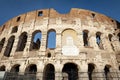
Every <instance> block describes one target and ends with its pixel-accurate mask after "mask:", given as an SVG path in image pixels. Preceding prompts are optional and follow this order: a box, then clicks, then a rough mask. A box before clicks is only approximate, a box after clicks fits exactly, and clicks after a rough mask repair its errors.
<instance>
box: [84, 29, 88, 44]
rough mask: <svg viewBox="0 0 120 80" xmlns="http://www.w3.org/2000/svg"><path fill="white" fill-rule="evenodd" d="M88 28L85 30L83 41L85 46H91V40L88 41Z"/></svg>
mask: <svg viewBox="0 0 120 80" xmlns="http://www.w3.org/2000/svg"><path fill="white" fill-rule="evenodd" d="M88 33H89V31H88V30H86V29H85V30H83V42H84V46H89V41H88Z"/></svg>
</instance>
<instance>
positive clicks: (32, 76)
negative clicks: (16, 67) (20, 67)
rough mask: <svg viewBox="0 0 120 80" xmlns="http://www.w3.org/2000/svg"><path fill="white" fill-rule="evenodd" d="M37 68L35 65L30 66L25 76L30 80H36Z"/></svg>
mask: <svg viewBox="0 0 120 80" xmlns="http://www.w3.org/2000/svg"><path fill="white" fill-rule="evenodd" d="M36 73H37V66H36V65H35V64H31V65H29V66H28V67H27V68H26V70H25V75H26V77H27V78H28V80H31V79H32V80H36Z"/></svg>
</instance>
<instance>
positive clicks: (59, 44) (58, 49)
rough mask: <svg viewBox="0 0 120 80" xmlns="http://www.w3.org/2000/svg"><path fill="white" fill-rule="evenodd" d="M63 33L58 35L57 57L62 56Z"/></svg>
mask: <svg viewBox="0 0 120 80" xmlns="http://www.w3.org/2000/svg"><path fill="white" fill-rule="evenodd" d="M61 39H62V38H61V33H56V53H58V54H57V55H61V51H62V48H61V47H62V43H61Z"/></svg>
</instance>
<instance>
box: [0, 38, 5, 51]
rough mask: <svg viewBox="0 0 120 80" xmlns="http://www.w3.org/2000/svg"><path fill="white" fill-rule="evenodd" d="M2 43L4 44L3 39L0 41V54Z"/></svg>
mask: <svg viewBox="0 0 120 80" xmlns="http://www.w3.org/2000/svg"><path fill="white" fill-rule="evenodd" d="M4 43H5V38H3V39H2V40H1V41H0V52H1V51H2V48H3V46H4Z"/></svg>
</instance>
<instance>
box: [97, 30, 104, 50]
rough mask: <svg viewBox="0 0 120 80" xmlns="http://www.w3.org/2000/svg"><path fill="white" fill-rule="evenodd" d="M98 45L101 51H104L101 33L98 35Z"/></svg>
mask: <svg viewBox="0 0 120 80" xmlns="http://www.w3.org/2000/svg"><path fill="white" fill-rule="evenodd" d="M96 43H97V45H98V47H99V48H100V49H103V45H102V41H101V32H97V33H96Z"/></svg>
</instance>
